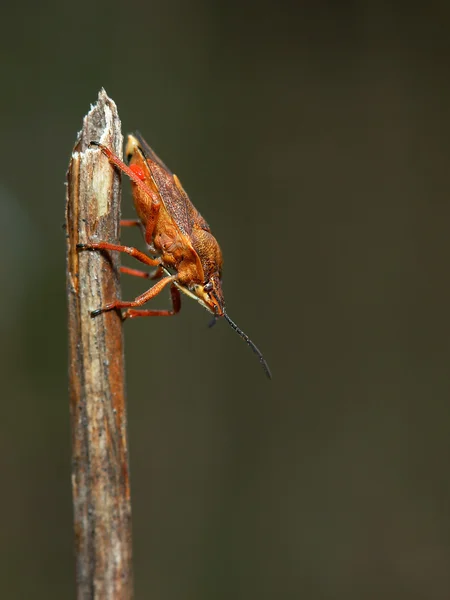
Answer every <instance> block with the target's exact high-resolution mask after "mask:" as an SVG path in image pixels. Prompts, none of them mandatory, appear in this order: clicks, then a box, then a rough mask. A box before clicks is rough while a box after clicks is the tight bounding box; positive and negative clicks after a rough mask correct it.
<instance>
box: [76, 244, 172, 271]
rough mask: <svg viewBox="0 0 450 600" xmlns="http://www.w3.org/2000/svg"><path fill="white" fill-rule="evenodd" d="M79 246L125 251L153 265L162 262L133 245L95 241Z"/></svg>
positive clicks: (84, 248)
mask: <svg viewBox="0 0 450 600" xmlns="http://www.w3.org/2000/svg"><path fill="white" fill-rule="evenodd" d="M77 248H78V249H79V250H115V251H116V252H124V253H125V254H128V255H129V256H133V257H134V258H135V259H136V260H139V261H140V262H142V263H144V264H146V265H150V266H151V267H155V266H157V265H159V264H160V263H161V259H160V258H151V257H150V256H147V255H146V254H144V253H143V252H140V251H139V250H136V248H133V247H132V246H119V245H117V244H109V243H108V242H94V243H91V244H77Z"/></svg>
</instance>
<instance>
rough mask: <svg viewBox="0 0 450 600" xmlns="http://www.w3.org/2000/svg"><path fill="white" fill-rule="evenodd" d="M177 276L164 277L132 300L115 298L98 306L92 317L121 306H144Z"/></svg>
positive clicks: (118, 308)
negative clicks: (123, 300) (126, 300)
mask: <svg viewBox="0 0 450 600" xmlns="http://www.w3.org/2000/svg"><path fill="white" fill-rule="evenodd" d="M176 278H177V276H176V275H171V276H170V277H164V279H161V281H158V283H155V285H154V286H153V287H152V288H150V289H149V290H147V291H146V292H144V293H143V294H141V295H140V296H138V297H137V298H135V299H134V300H132V301H131V302H122V301H120V300H115V301H114V302H110V303H109V304H106V305H105V306H102V307H101V308H97V309H96V310H93V311H92V312H91V317H96V316H97V315H100V314H101V313H103V312H107V311H109V310H120V309H121V308H129V307H133V308H134V307H135V306H142V305H143V304H145V303H146V302H148V301H149V300H151V299H152V298H154V297H155V296H157V295H158V294H159V293H160V292H161V290H163V289H164V288H165V287H166V285H168V284H169V283H172V282H173V281H175V279H176ZM127 312H128V311H127ZM127 316H129V315H127V313H125V315H124V318H126V317H127Z"/></svg>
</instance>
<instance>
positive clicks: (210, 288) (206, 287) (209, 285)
mask: <svg viewBox="0 0 450 600" xmlns="http://www.w3.org/2000/svg"><path fill="white" fill-rule="evenodd" d="M203 289H204V290H205V292H210V291H211V290H212V289H213V284H212V283H211V282H210V281H208V283H205V285H204V286H203Z"/></svg>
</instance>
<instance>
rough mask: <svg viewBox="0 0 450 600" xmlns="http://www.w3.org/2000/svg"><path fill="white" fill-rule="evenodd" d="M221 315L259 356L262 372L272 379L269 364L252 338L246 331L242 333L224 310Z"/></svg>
mask: <svg viewBox="0 0 450 600" xmlns="http://www.w3.org/2000/svg"><path fill="white" fill-rule="evenodd" d="M223 316H224V317H225V319H226V320H227V321H228V323H229V324H230V325H231V327H232V328H233V329H234V330H235V332H236V333H237V334H238V335H240V336H241V338H243V339H244V340H245V341H246V342H247V344H248V345H249V346H250V348H251V349H252V350H253V352H254V353H255V354H256V356H257V357H258V358H259V362H260V363H261V366H262V368H263V369H264V372H265V374H266V375H267V377H268V378H269V379H272V373H271V372H270V369H269V365H268V364H267V362H266V361H265V359H264V356H263V355H262V354H261V352H260V351H259V350H258V348H257V347H256V346H255V344H254V343H253V342H252V340H251V339H250V338H249V337H248V335H247V334H246V333H244V332H243V331H242V329H239V327H238V326H237V325H236V323H235V322H234V321H232V320H231V319H230V317H229V316H228V315H227V313H226V312H224V313H223Z"/></svg>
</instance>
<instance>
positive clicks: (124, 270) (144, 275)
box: [120, 267, 164, 279]
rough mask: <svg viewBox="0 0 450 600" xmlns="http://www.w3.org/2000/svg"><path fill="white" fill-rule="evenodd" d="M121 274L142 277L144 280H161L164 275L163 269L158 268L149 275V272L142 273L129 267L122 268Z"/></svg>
mask: <svg viewBox="0 0 450 600" xmlns="http://www.w3.org/2000/svg"><path fill="white" fill-rule="evenodd" d="M120 272H121V273H126V274H127V275H133V276H134V277H142V279H159V278H160V277H161V275H162V274H163V273H164V271H163V269H162V267H157V268H156V269H155V270H154V271H153V273H149V272H148V271H141V270H140V269H130V268H129V267H120Z"/></svg>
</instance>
